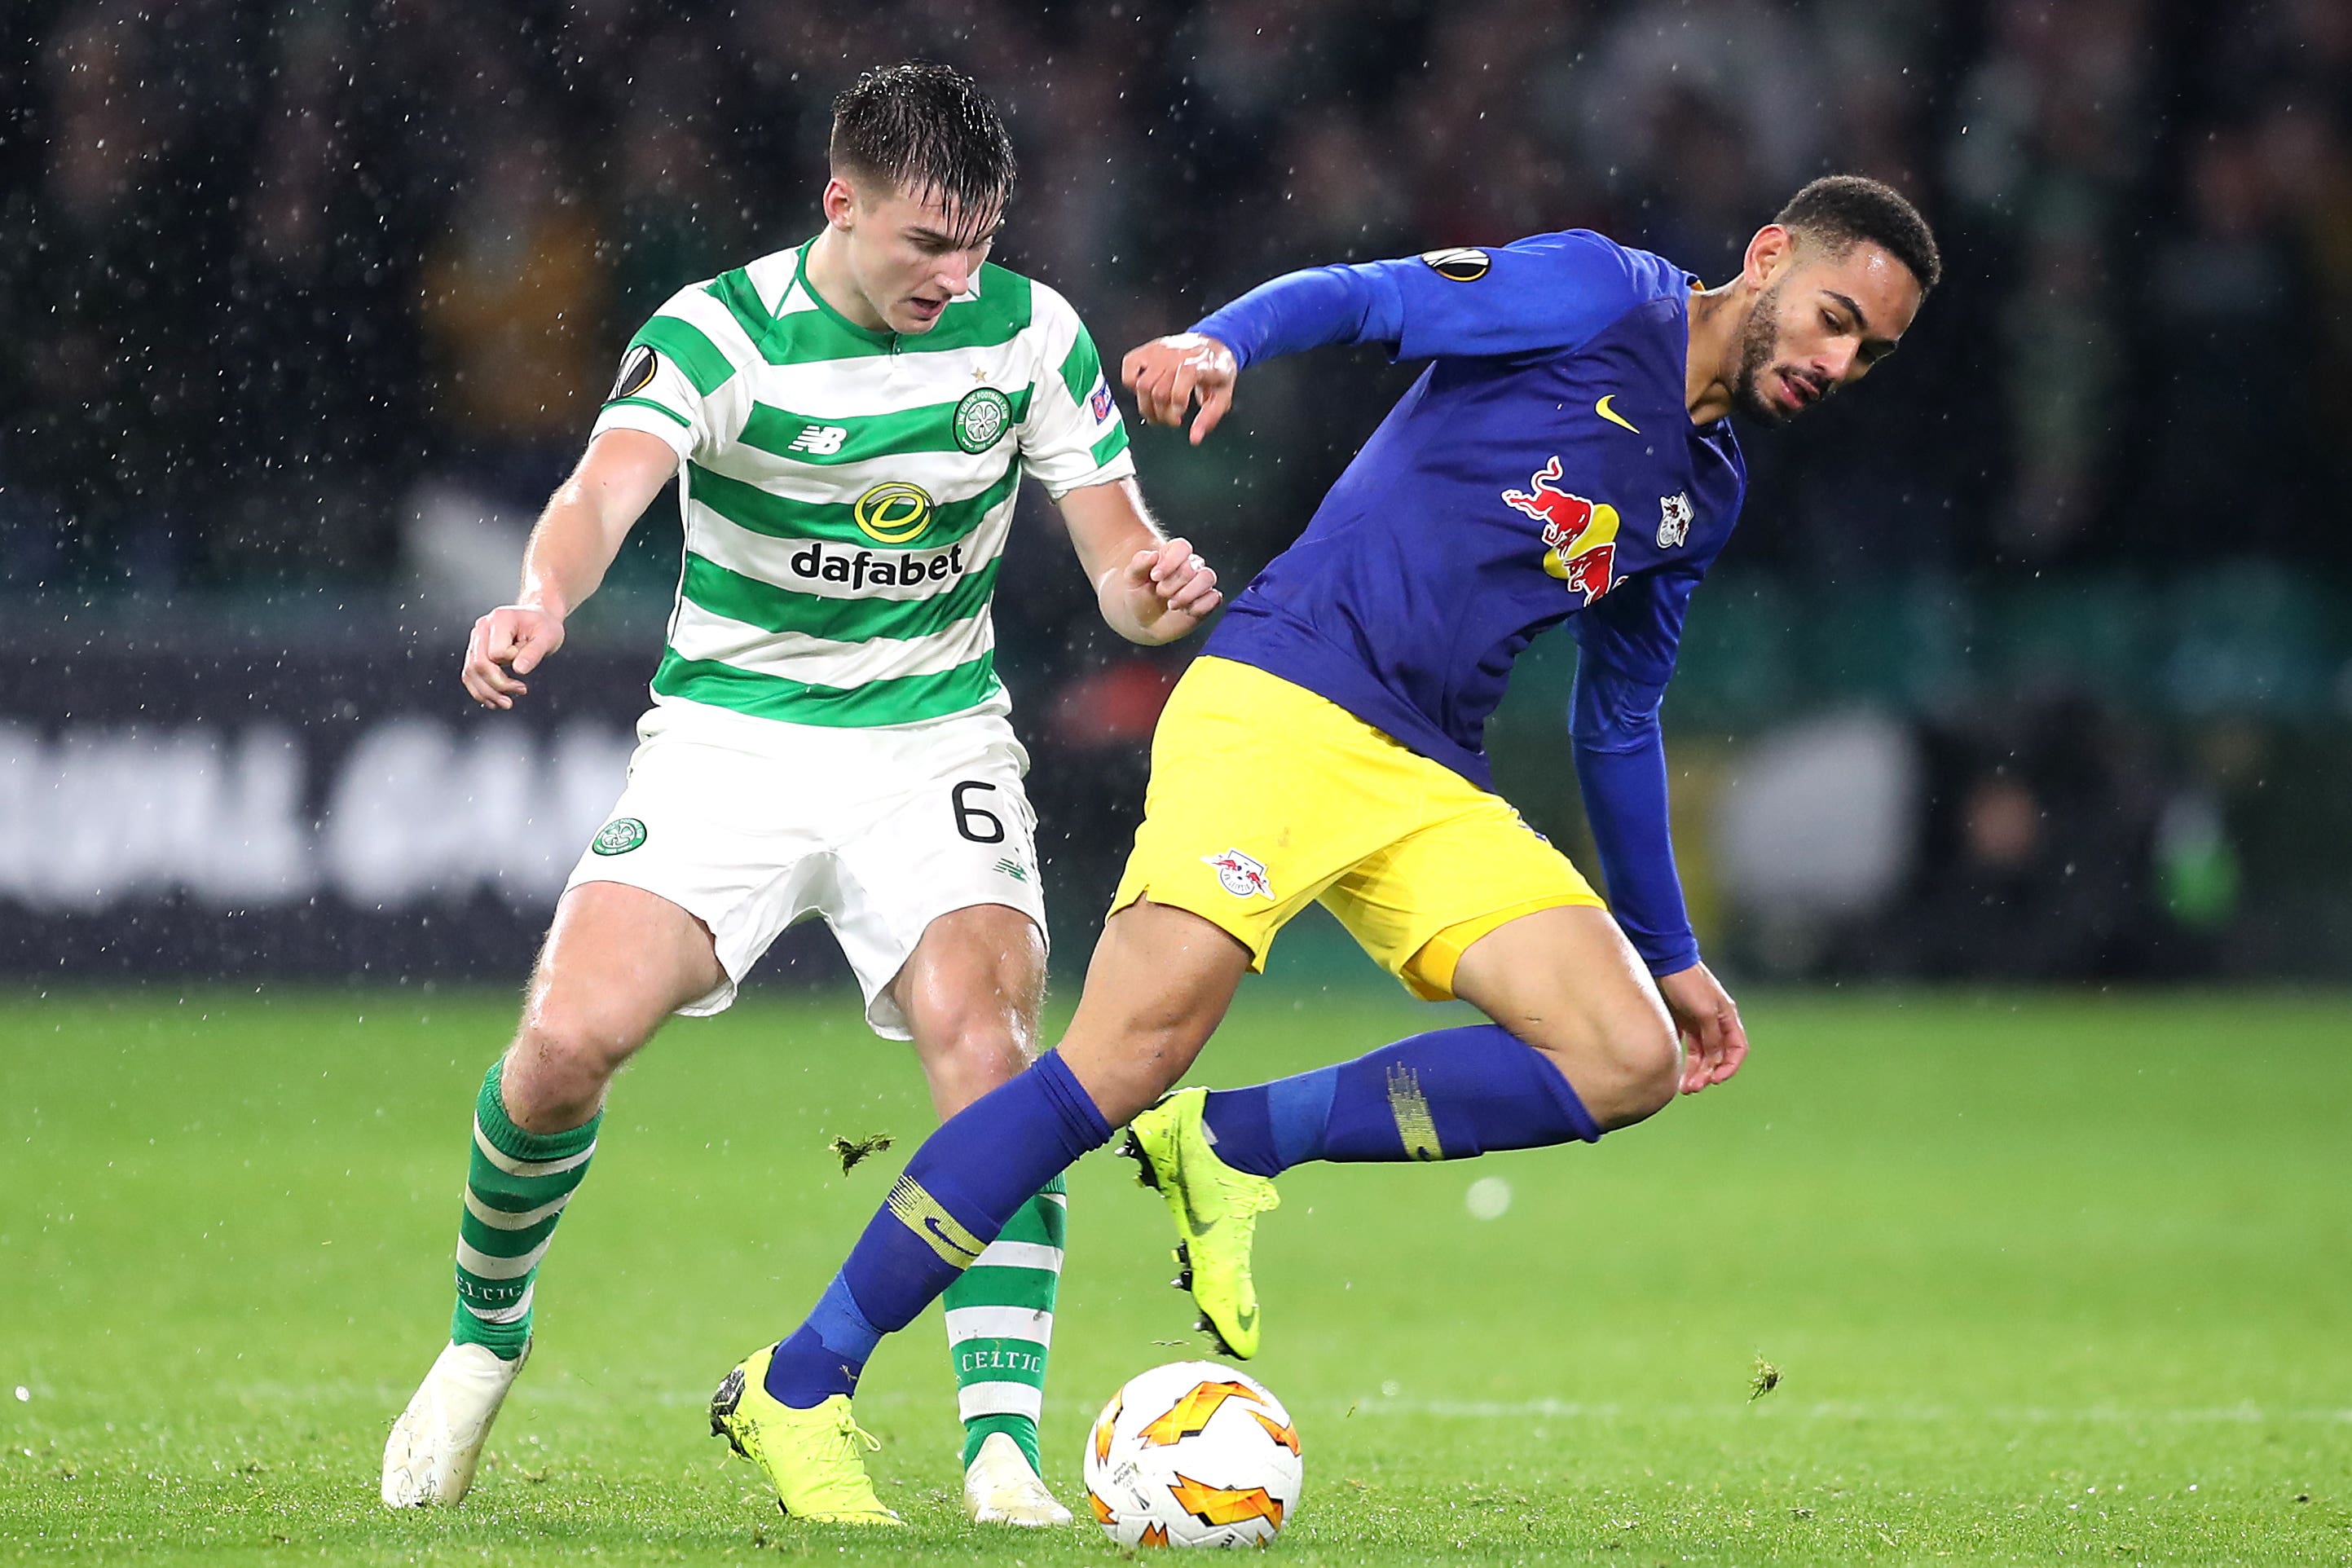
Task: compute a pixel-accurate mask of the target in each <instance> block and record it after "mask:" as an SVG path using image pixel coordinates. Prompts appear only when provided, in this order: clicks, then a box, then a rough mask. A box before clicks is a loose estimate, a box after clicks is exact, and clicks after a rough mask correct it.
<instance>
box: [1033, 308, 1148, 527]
mask: <svg viewBox="0 0 2352 1568" xmlns="http://www.w3.org/2000/svg"><path fill="white" fill-rule="evenodd" d="M1033 287H1034V295H1033V298H1034V300H1035V301H1036V303H1035V306H1034V310H1035V315H1034V321H1035V322H1036V330H1037V331H1038V334H1039V337H1038V348H1039V363H1038V367H1037V375H1036V380H1035V381H1034V383H1032V384H1031V387H1030V393H1029V413H1028V416H1027V417H1026V418H1025V419H1024V420H1023V421H1022V422H1021V432H1020V434H1021V466H1022V468H1023V469H1024V471H1025V472H1027V473H1028V474H1030V475H1031V476H1033V477H1034V478H1035V479H1037V480H1038V481H1039V482H1040V483H1042V484H1044V485H1045V493H1046V494H1048V495H1050V496H1052V497H1053V498H1054V499H1055V500H1061V499H1062V498H1063V497H1064V496H1066V495H1067V494H1069V492H1070V491H1072V490H1075V489H1084V488H1085V487H1086V486H1087V485H1104V484H1109V483H1110V482H1111V481H1113V480H1115V479H1126V478H1128V477H1129V475H1131V474H1133V473H1134V472H1135V459H1134V458H1133V457H1131V456H1129V452H1128V449H1127V422H1126V420H1125V419H1124V418H1122V417H1121V416H1120V415H1119V411H1118V400H1117V399H1116V398H1114V397H1112V396H1111V392H1110V383H1109V381H1108V380H1107V379H1106V378H1105V377H1104V375H1103V368H1102V356H1101V355H1100V354H1098V353H1096V352H1095V341H1094V339H1093V338H1091V337H1089V336H1088V335H1087V328H1086V323H1085V322H1083V321H1079V320H1078V313H1077V311H1076V310H1073V309H1071V307H1070V302H1069V301H1068V300H1065V299H1063V298H1062V297H1061V295H1059V294H1057V293H1055V291H1054V290H1053V289H1048V288H1046V287H1045V285H1044V284H1042V283H1039V284H1035V285H1034V286H1033Z"/></svg>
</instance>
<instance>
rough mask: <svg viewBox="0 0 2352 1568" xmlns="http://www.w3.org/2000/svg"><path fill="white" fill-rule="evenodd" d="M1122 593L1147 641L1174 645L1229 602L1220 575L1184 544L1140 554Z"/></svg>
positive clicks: (1131, 561)
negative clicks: (1226, 599) (1218, 583)
mask: <svg viewBox="0 0 2352 1568" xmlns="http://www.w3.org/2000/svg"><path fill="white" fill-rule="evenodd" d="M1119 585H1120V587H1121V588H1122V589H1123V590H1124V591H1125V592H1126V595H1127V602H1128V607H1129V609H1130V610H1132V611H1133V612H1134V614H1135V622H1136V625H1137V626H1140V627H1141V628H1142V629H1143V631H1144V633H1145V637H1146V640H1147V641H1150V642H1154V643H1165V642H1174V641H1175V640H1176V639H1177V638H1178V637H1182V636H1183V635H1184V634H1185V633H1187V632H1189V631H1191V630H1192V628H1193V627H1194V626H1199V625H1200V624H1201V622H1202V620H1204V619H1206V618H1207V616H1208V614H1209V612H1210V611H1212V610H1213V609H1215V608H1216V607H1217V605H1220V604H1221V603H1223V600H1224V595H1223V594H1221V593H1219V592H1218V591H1217V574H1216V573H1215V571H1214V570H1213V569H1212V568H1211V567H1210V565H1209V563H1207V562H1205V561H1202V559H1201V558H1200V557H1199V556H1198V555H1196V554H1194V553H1193V552H1192V545H1191V544H1190V543H1188V542H1186V541H1184V540H1181V539H1171V540H1170V541H1168V542H1166V543H1165V544H1162V545H1160V547H1159V548H1158V549H1156V550H1139V551H1137V552H1135V554H1134V555H1133V557H1131V558H1130V559H1129V561H1128V563H1127V570H1126V573H1125V574H1123V576H1122V578H1121V580H1120V584H1119Z"/></svg>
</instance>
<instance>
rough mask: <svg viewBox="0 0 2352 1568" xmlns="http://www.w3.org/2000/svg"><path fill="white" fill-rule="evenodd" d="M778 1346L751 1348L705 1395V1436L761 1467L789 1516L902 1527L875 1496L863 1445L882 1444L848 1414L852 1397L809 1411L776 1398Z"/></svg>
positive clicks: (832, 1400) (837, 1396) (840, 1396)
mask: <svg viewBox="0 0 2352 1568" xmlns="http://www.w3.org/2000/svg"><path fill="white" fill-rule="evenodd" d="M775 1348H776V1347H775V1346H773V1345H769V1346H768V1347H766V1348H765V1349H763V1350H758V1351H754V1352H751V1355H749V1356H747V1357H745V1358H744V1360H743V1363H742V1364H741V1365H740V1366H738V1367H737V1368H736V1369H735V1370H734V1371H733V1372H730V1373H728V1374H727V1381H726V1382H724V1383H722V1384H719V1392H718V1393H716V1394H712V1395H711V1396H710V1435H711V1436H714V1437H724V1438H726V1439H727V1443H728V1446H729V1447H731V1448H733V1449H734V1450H735V1451H736V1452H737V1453H739V1454H740V1455H742V1456H743V1457H744V1458H747V1459H749V1460H751V1462H752V1463H753V1464H755V1465H757V1466H759V1467H760V1468H761V1470H762V1471H764V1472H765V1473H766V1475H767V1478H768V1483H769V1484H770V1485H771V1486H772V1487H774V1488H775V1489H776V1500H777V1505H778V1506H779V1507H781V1508H782V1510H784V1512H785V1513H786V1514H788V1515H790V1516H791V1517H792V1518H793V1519H805V1520H808V1521H811V1522H813V1523H816V1524H881V1525H898V1526H901V1527H903V1526H904V1525H905V1524H906V1522H907V1521H905V1520H902V1519H900V1518H899V1517H898V1515H897V1514H895V1513H892V1512H891V1511H890V1510H888V1509H887V1508H884V1507H883V1506H882V1500H881V1499H880V1498H878V1497H877V1496H875V1495H874V1482H873V1481H872V1480H871V1479H868V1478H867V1476H866V1455H865V1453H864V1451H863V1450H864V1449H872V1448H879V1447H881V1446H882V1445H881V1444H879V1443H877V1442H876V1441H875V1440H874V1439H873V1438H872V1437H870V1436H866V1433H865V1431H864V1430H862V1429H861V1428H860V1427H859V1426H858V1425H857V1423H856V1421H855V1420H854V1419H852V1418H851V1416H850V1414H849V1396H848V1395H847V1394H835V1395H834V1396H833V1397H832V1398H830V1399H828V1400H826V1401H825V1402H824V1404H822V1405H817V1406H816V1407H815V1408H814V1409H811V1410H795V1409H793V1407H792V1406H791V1405H784V1404H781V1403H779V1402H778V1401H777V1400H776V1399H775V1397H774V1396H773V1395H772V1394H769V1392H768V1390H767V1387H766V1385H765V1379H766V1377H767V1375H768V1357H769V1356H770V1355H772V1354H773V1353H774V1352H775Z"/></svg>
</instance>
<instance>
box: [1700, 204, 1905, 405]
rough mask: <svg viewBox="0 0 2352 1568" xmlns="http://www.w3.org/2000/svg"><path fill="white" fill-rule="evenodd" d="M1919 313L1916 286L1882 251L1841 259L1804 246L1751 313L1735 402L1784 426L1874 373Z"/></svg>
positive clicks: (1858, 249) (1861, 248)
mask: <svg viewBox="0 0 2352 1568" xmlns="http://www.w3.org/2000/svg"><path fill="white" fill-rule="evenodd" d="M1918 313H1919V282H1918V279H1916V278H1914V277H1912V276H1911V269H1910V268H1907V267H1905V266H1904V265H1903V264H1902V263H1901V262H1899V261H1897V260H1895V258H1894V257H1892V256H1890V255H1889V254H1887V252H1886V251H1885V250H1884V249H1882V248H1881V247H1878V246H1875V245H1869V244H1859V245H1855V246H1853V247H1851V248H1849V249H1848V250H1847V251H1846V253H1845V254H1844V255H1843V256H1824V255H1822V254H1819V253H1818V252H1813V251H1811V250H1808V249H1805V248H1800V249H1798V250H1797V251H1796V252H1795V253H1794V254H1793V255H1792V256H1791V257H1790V261H1789V263H1788V265H1787V266H1786V267H1784V268H1782V269H1781V271H1780V274H1779V275H1778V276H1777V277H1775V278H1774V279H1772V281H1771V282H1770V283H1769V285H1767V286H1766V288H1765V289H1764V291H1763V292H1762V293H1761V294H1759V295H1758V296H1757V298H1756V304H1755V307H1754V308H1753V309H1752V310H1749V312H1748V324H1747V326H1746V328H1745V329H1743V330H1742V331H1741V333H1740V337H1739V367H1738V372H1737V374H1734V376H1733V377H1732V383H1731V395H1732V400H1733V402H1734V403H1735V404H1736V405H1737V406H1738V409H1739V411H1740V412H1741V413H1743V414H1745V415H1747V416H1749V417H1750V418H1753V419H1760V420H1762V421H1764V422H1765V423H1766V424H1769V425H1780V424H1785V423H1787V422H1788V421H1789V420H1791V419H1794V418H1795V417H1796V416H1798V415H1800V414H1802V413H1803V412H1804V411H1805V410H1806V409H1808V408H1810V407H1811V406H1812V405H1814V404H1816V403H1819V402H1820V401H1821V400H1822V398H1824V397H1827V396H1830V395H1832V394H1833V393H1835V392H1836V391H1838V389H1839V388H1841V387H1843V386H1848V385H1851V384H1853V383H1854V382H1857V381H1860V380H1861V379H1862V378H1863V377H1864V376H1865V375H1867V374H1870V367H1871V366H1873V365H1874V364H1876V363H1878V362H1879V361H1880V360H1882V359H1885V357H1886V356H1887V355H1888V354H1891V353H1894V352H1895V342H1896V341H1897V340H1899V339H1900V338H1901V337H1902V336H1903V334H1904V333H1905V332H1906V331H1908V330H1909V329H1910V326H1911V319H1912V318H1913V317H1914V316H1916V315H1917V314H1918Z"/></svg>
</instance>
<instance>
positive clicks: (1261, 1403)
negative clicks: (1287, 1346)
mask: <svg viewBox="0 0 2352 1568" xmlns="http://www.w3.org/2000/svg"><path fill="white" fill-rule="evenodd" d="M1086 1476H1087V1502H1089V1503H1090V1504H1092V1505H1093V1507H1094V1510H1095V1518H1097V1520H1099V1521H1102V1527H1103V1528H1104V1529H1105V1530H1107V1531H1109V1532H1110V1537H1111V1539H1112V1540H1113V1541H1116V1542H1118V1543H1119V1544H1120V1545H1121V1546H1264V1545H1265V1543H1266V1542H1269V1541H1272V1540H1273V1539H1274V1537H1275V1534H1276V1531H1279V1530H1281V1528H1282V1527H1283V1525H1284V1524H1285V1523H1286V1521H1288V1520H1289V1519H1290V1517H1291V1516H1292V1515H1293V1514H1295V1513H1296V1512H1297V1510H1298V1490H1299V1487H1300V1485H1301V1483H1302V1482H1303V1481H1304V1480H1305V1479H1306V1472H1305V1470H1304V1469H1303V1468H1301V1465H1300V1462H1299V1452H1298V1428H1297V1426H1296V1425H1294V1424H1293V1423H1292V1421H1291V1419H1290V1412H1288V1411H1287V1410H1285V1409H1284V1408H1283V1407H1282V1402H1281V1401H1280V1400H1278V1399H1276V1398H1275V1396H1274V1395H1273V1394H1268V1393H1267V1392H1266V1391H1265V1384H1261V1383H1259V1382H1258V1381H1257V1380H1256V1379H1255V1378H1254V1377H1251V1376H1250V1375H1248V1374H1247V1373H1240V1372H1235V1371H1234V1369H1233V1368H1231V1367H1228V1366H1219V1365H1218V1364H1217V1363H1214V1362H1207V1361H1180V1362H1171V1363H1169V1364H1168V1365H1166V1366H1155V1367H1153V1368H1152V1369H1151V1370H1150V1372H1147V1373H1142V1374H1141V1375H1139V1376H1137V1377H1133V1378H1130V1379H1129V1380H1128V1384H1127V1386H1126V1387H1124V1388H1122V1389H1120V1390H1119V1391H1118V1393H1117V1394H1114V1395H1112V1396H1111V1402H1110V1403H1109V1404H1108V1405H1104V1406H1103V1413H1102V1415H1100V1416H1099V1417H1097V1419H1096V1421H1095V1424H1094V1426H1093V1428H1092V1429H1091V1430H1089V1431H1088V1432H1087V1455H1086Z"/></svg>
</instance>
